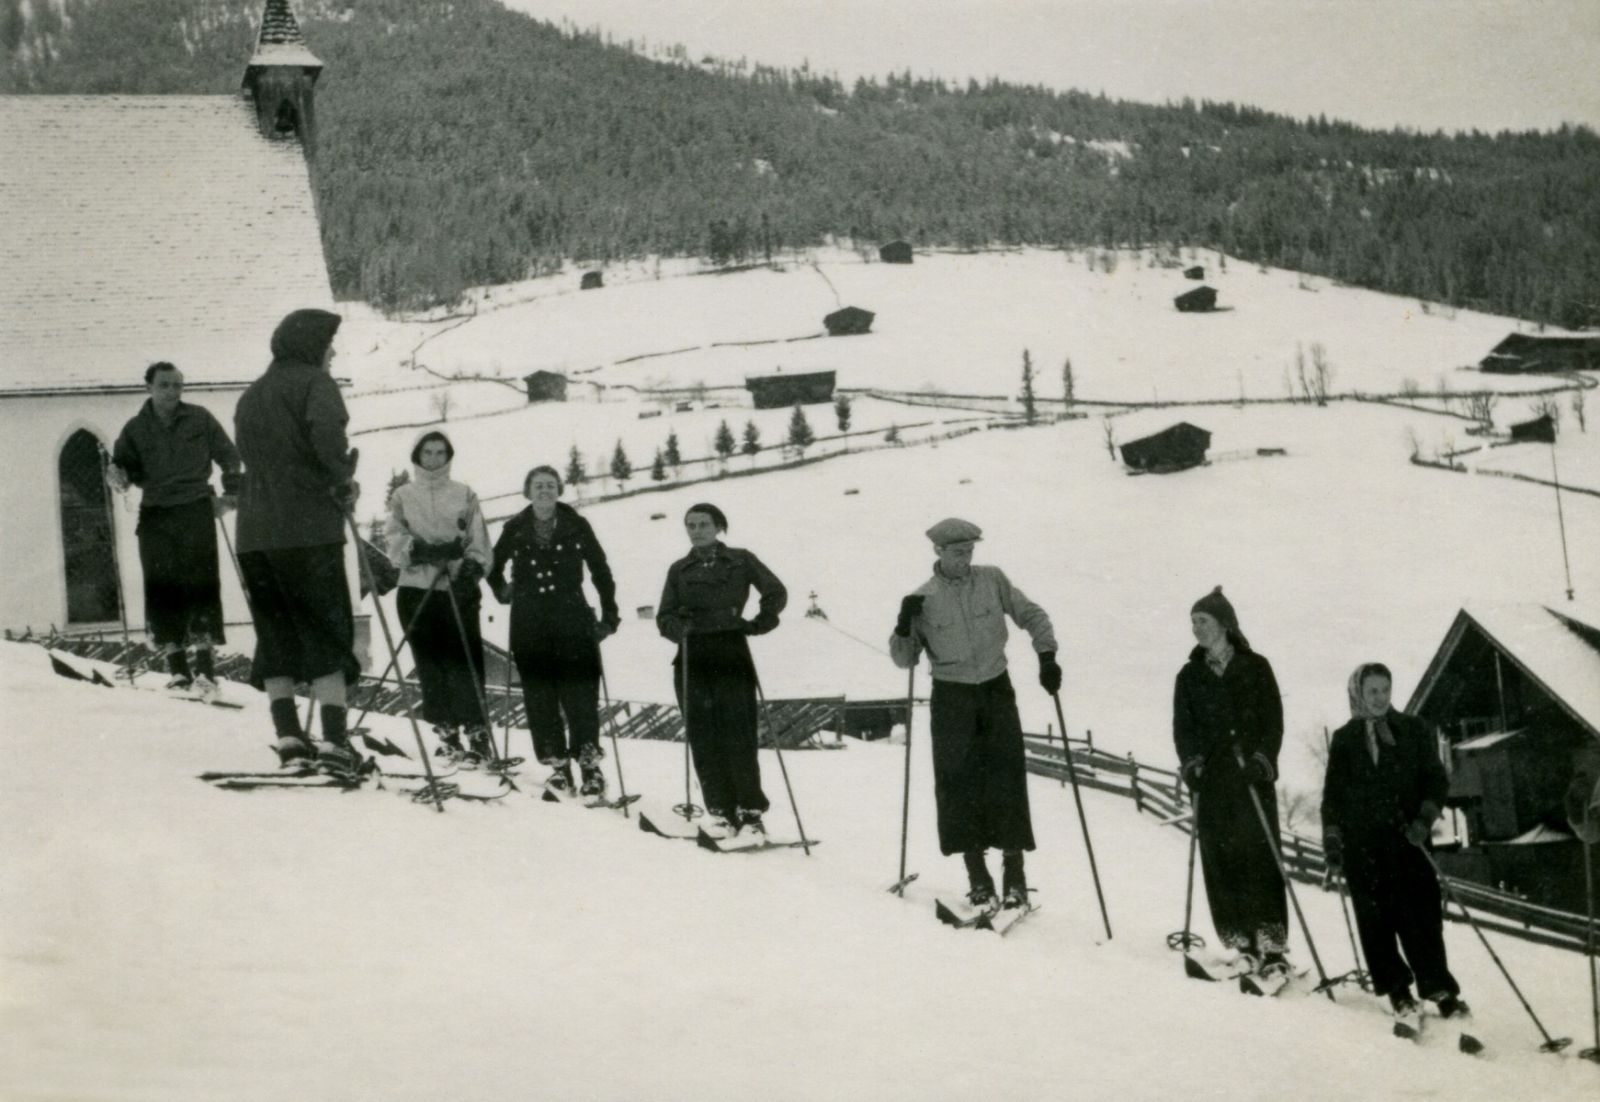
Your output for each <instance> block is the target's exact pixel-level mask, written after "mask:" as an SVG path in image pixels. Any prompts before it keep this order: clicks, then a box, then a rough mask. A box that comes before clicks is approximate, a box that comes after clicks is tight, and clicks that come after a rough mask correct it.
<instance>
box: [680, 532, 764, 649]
mask: <svg viewBox="0 0 1600 1102" xmlns="http://www.w3.org/2000/svg"><path fill="white" fill-rule="evenodd" d="M752 589H754V590H755V591H756V592H757V593H759V594H760V595H761V607H760V609H759V610H758V611H757V613H756V615H755V619H753V620H746V619H744V606H745V602H746V601H748V600H749V599H750V590H752ZM788 603H789V591H788V590H787V589H785V588H784V585H783V583H782V582H780V581H779V580H778V576H777V575H776V574H774V573H773V572H772V571H770V570H768V569H767V568H766V566H765V564H763V563H762V561H761V560H760V559H758V558H756V557H755V555H754V553H752V552H750V551H746V550H744V549H743V548H739V547H728V546H727V545H725V544H723V543H722V542H720V541H719V542H718V543H717V544H716V547H715V550H714V551H713V553H712V555H711V556H710V557H709V558H706V559H702V558H700V557H699V556H698V555H696V554H695V553H694V552H693V551H690V552H689V553H688V554H687V555H685V556H684V557H683V558H681V559H679V560H678V561H677V562H675V563H673V564H672V565H671V566H670V567H668V568H667V584H666V586H665V588H663V589H662V591H661V603H660V604H659V605H657V606H656V627H657V629H658V630H659V631H660V632H661V634H662V635H663V636H665V637H666V638H668V639H671V640H672V641H673V642H674V643H676V642H678V641H680V640H681V639H682V638H683V636H684V634H685V628H687V633H688V634H690V635H705V634H710V633H712V632H721V631H734V632H740V633H742V634H744V635H765V634H766V633H767V632H769V631H771V630H772V629H773V628H775V627H777V626H778V614H779V613H780V612H782V611H783V609H784V606H785V605H787V604H788Z"/></svg>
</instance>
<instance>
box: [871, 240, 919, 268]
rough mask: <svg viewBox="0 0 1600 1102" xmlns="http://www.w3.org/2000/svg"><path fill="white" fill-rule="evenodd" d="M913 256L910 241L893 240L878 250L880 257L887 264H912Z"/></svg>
mask: <svg viewBox="0 0 1600 1102" xmlns="http://www.w3.org/2000/svg"><path fill="white" fill-rule="evenodd" d="M913 258H914V254H913V253H912V251H911V242H909V241H891V242H889V243H888V244H887V245H884V246H883V247H882V248H880V249H879V250H878V259H879V260H881V261H883V262H884V263H885V264H910V263H911V262H912V260H913Z"/></svg>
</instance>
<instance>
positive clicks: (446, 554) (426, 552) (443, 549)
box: [411, 539, 481, 576]
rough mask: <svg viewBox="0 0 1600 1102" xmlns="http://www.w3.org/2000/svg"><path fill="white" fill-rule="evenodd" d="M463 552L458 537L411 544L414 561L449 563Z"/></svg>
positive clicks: (417, 541) (418, 541) (412, 559)
mask: <svg viewBox="0 0 1600 1102" xmlns="http://www.w3.org/2000/svg"><path fill="white" fill-rule="evenodd" d="M462 554H463V552H462V548H461V541H460V540H458V539H453V540H447V541H445V542H443V543H429V542H428V541H427V540H416V541H414V542H413V543H412V544H411V561H412V562H413V563H430V562H437V563H447V562H452V561H454V560H456V559H459V558H461V556H462ZM480 576H481V575H480Z"/></svg>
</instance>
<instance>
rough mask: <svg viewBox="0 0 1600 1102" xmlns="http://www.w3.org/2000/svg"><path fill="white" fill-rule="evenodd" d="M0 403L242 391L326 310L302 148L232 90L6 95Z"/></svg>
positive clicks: (2, 102) (328, 296) (1, 141)
mask: <svg viewBox="0 0 1600 1102" xmlns="http://www.w3.org/2000/svg"><path fill="white" fill-rule="evenodd" d="M0 149H3V150H4V151H5V155H4V156H0V221H3V225H0V394H18V393H48V392H53V391H68V390H86V389H90V390H99V389H108V388H132V389H142V388H143V381H142V374H143V370H144V367H145V366H146V365H147V364H149V363H151V362H153V361H155V360H170V361H172V362H173V363H175V364H177V365H178V367H179V368H180V369H182V371H183V372H184V375H185V377H186V379H187V382H188V384H189V385H191V386H196V385H198V386H206V385H211V386H231V385H242V384H244V383H248V382H249V381H250V380H251V379H253V378H255V377H256V376H257V375H259V374H260V373H261V370H262V369H263V367H264V366H265V365H266V363H267V361H268V360H269V359H270V354H269V351H268V347H267V346H268V341H269V339H270V337H271V334H272V330H273V327H274V326H275V325H276V324H277V322H278V320H279V319H280V318H282V316H283V315H284V314H286V313H288V312H289V311H290V310H293V309H296V308H298V307H303V306H318V307H324V308H326V307H329V306H331V305H332V302H333V294H332V291H331V289H330V287H329V284H328V272H327V267H326V265H325V263H324V260H323V255H322V240H321V235H320V232H319V230H318V225H317V213H316V206H315V202H314V200H313V197H312V193H311V180H310V174H309V171H308V169H307V165H306V161H305V156H304V154H303V151H302V149H301V146H300V143H299V142H298V141H295V140H268V139H266V138H264V137H262V136H261V134H260V133H259V131H258V130H257V126H256V119H255V113H254V109H253V107H252V105H251V103H250V101H249V100H248V99H246V98H241V97H236V96H0Z"/></svg>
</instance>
